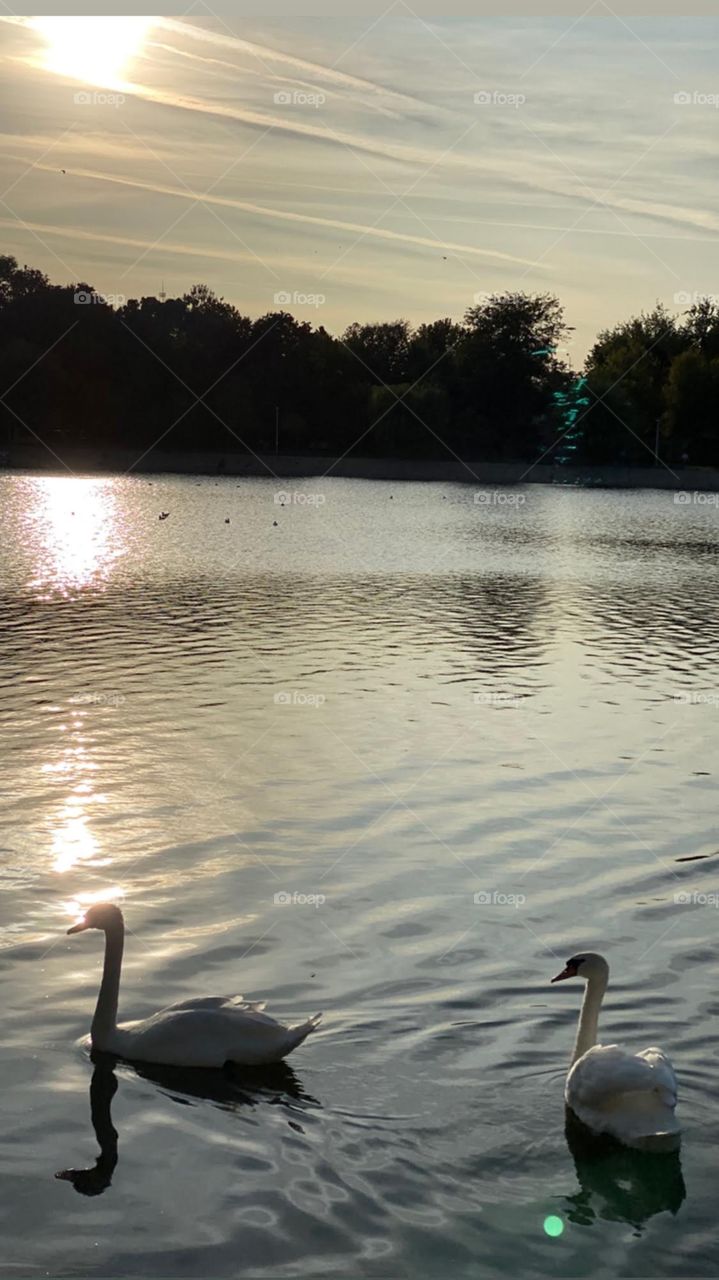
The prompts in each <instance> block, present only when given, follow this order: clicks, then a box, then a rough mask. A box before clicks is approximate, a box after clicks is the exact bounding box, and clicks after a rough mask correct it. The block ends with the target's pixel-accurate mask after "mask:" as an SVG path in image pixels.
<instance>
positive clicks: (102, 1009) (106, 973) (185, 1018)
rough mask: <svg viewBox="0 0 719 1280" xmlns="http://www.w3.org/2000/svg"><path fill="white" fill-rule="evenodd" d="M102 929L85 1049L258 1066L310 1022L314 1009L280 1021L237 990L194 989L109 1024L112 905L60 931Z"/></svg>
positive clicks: (115, 917) (114, 995)
mask: <svg viewBox="0 0 719 1280" xmlns="http://www.w3.org/2000/svg"><path fill="white" fill-rule="evenodd" d="M83 929H102V930H103V931H104V934H105V964H104V968H103V973H102V983H101V985H100V994H99V995H98V998H97V1006H96V1008H95V1016H94V1018H93V1020H92V1027H91V1031H90V1039H91V1042H92V1047H93V1049H99V1050H100V1051H101V1052H104V1053H113V1054H116V1055H117V1056H118V1057H120V1058H126V1059H128V1060H129V1061H131V1062H132V1061H136V1062H154V1063H157V1064H158V1065H165V1066H169V1067H223V1066H224V1065H225V1063H226V1062H234V1063H237V1064H238V1065H240V1066H246V1067H255V1066H264V1065H266V1064H267V1063H270V1062H279V1061H280V1060H281V1059H282V1058H284V1057H286V1056H287V1054H288V1053H291V1052H292V1050H293V1049H296V1048H297V1046H298V1044H302V1041H303V1040H305V1039H306V1038H307V1036H308V1035H309V1034H310V1032H311V1031H314V1029H315V1027H316V1026H317V1024H318V1022H319V1020H320V1018H321V1016H322V1015H321V1014H319V1013H316V1014H315V1015H314V1017H312V1018H308V1020H307V1022H303V1023H302V1024H301V1025H300V1026H297V1027H283V1026H282V1025H281V1023H279V1022H275V1020H274V1018H270V1017H268V1015H267V1014H266V1013H263V1012H262V1010H263V1009H264V1004H248V1003H246V1002H245V1001H243V999H242V996H198V997H195V998H193V999H191V1000H181V1001H180V1002H179V1004H172V1005H169V1006H168V1008H167V1009H161V1010H160V1012H159V1013H155V1014H153V1016H152V1017H151V1018H143V1019H142V1021H140V1022H126V1023H123V1025H122V1026H120V1027H118V1025H117V1000H118V994H119V990H120V970H121V968H122V949H123V944H124V938H125V922H124V920H123V918H122V912H121V911H120V909H119V907H115V906H113V905H112V904H110V903H98V904H97V905H96V906H92V907H90V909H89V910H88V911H87V913H86V915H85V918H84V920H81V921H80V923H79V924H75V925H73V926H72V928H71V929H68V931H67V932H68V933H81V932H82V930H83Z"/></svg>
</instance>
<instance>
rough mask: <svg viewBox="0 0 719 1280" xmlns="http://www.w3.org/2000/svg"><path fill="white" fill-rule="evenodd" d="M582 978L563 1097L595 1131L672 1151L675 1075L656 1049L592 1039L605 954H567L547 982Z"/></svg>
mask: <svg viewBox="0 0 719 1280" xmlns="http://www.w3.org/2000/svg"><path fill="white" fill-rule="evenodd" d="M565 978H583V979H584V980H585V981H586V984H587V987H586V990H585V992H584V999H583V1001H582V1010H581V1013H580V1015H579V1026H578V1029H577V1038H576V1040H575V1043H574V1053H573V1055H572V1062H571V1066H570V1070H569V1075H568V1076H567V1083H566V1086H565V1090H564V1098H565V1101H566V1103H567V1105H568V1106H569V1107H570V1108H571V1109H572V1111H573V1112H574V1114H575V1115H576V1116H577V1117H578V1118H579V1119H580V1120H581V1121H582V1123H583V1124H585V1125H587V1127H588V1128H589V1129H591V1130H592V1131H593V1132H594V1133H600V1134H610V1135H611V1136H612V1137H613V1138H616V1139H617V1140H618V1141H619V1142H623V1143H624V1144H625V1146H629V1147H637V1148H639V1149H640V1150H644V1151H667V1150H675V1149H676V1147H677V1146H678V1145H679V1141H680V1134H681V1127H680V1125H679V1122H678V1120H677V1118H676V1116H675V1114H674V1108H675V1107H676V1104H677V1079H676V1076H675V1074H674V1068H673V1067H672V1064H671V1062H670V1061H669V1059H668V1057H667V1056H666V1054H665V1053H664V1052H663V1051H662V1050H661V1049H656V1048H651V1049H644V1050H643V1051H642V1052H641V1053H636V1054H630V1053H627V1052H626V1051H625V1050H624V1049H620V1047H619V1045H617V1044H608V1045H599V1044H597V1042H596V1041H597V1026H598V1021H599V1010H600V1007H601V1004H602V1000H603V998H604V992H605V991H606V989H607V983H608V981H609V965H608V964H607V962H606V960H605V959H604V956H600V955H597V954H596V952H593V951H587V952H584V953H583V954H582V955H576V956H572V958H571V960H568V961H567V963H566V966H565V968H564V969H563V970H562V972H561V973H558V974H557V976H556V978H552V982H563V981H564V979H565Z"/></svg>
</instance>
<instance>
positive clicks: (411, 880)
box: [0, 475, 719, 1280]
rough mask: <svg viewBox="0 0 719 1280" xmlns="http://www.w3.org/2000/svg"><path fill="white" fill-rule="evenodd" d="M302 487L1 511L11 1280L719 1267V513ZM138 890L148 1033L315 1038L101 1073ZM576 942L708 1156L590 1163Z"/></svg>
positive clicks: (161, 482) (4, 494)
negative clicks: (228, 1021) (88, 1049)
mask: <svg viewBox="0 0 719 1280" xmlns="http://www.w3.org/2000/svg"><path fill="white" fill-rule="evenodd" d="M283 487H284V490H285V497H284V505H280V503H279V502H277V501H275V495H276V493H277V490H278V489H279V488H280V486H279V485H278V484H277V483H276V482H273V481H267V482H265V481H261V480H244V481H240V482H238V481H237V480H234V479H229V478H227V479H221V480H218V481H216V480H213V479H196V478H192V477H190V478H188V477H182V478H181V477H151V478H146V477H134V478H133V477H107V478H94V479H92V478H90V479H86V478H77V479H75V478H72V477H62V476H43V477H41V476H30V475H27V476H26V475H5V476H3V477H2V478H1V479H0V501H1V502H2V511H3V526H2V527H3V538H2V547H1V548H0V558H1V562H2V582H3V608H2V613H3V621H4V624H5V625H4V628H3V634H4V638H3V641H2V656H3V677H4V678H3V681H2V685H1V687H0V708H1V711H2V720H3V726H4V734H5V745H4V751H3V766H4V768H3V773H4V783H5V786H4V791H5V802H4V822H3V834H2V846H3V852H2V886H3V894H2V897H1V898H0V945H1V946H2V950H0V966H1V970H2V997H3V1011H2V1055H1V1061H2V1075H3V1086H2V1090H1V1091H0V1134H1V1135H2V1142H1V1146H0V1161H1V1165H0V1174H1V1176H2V1194H1V1195H0V1230H1V1232H2V1242H3V1243H2V1258H1V1262H2V1265H1V1266H0V1276H3V1275H15V1274H17V1275H18V1276H31V1275H49V1276H63V1277H73V1276H83V1277H101V1276H113V1277H120V1276H122V1277H125V1276H127V1277H129V1276H133V1277H134V1276H143V1277H165V1276H183V1277H184V1276H187V1277H198V1278H199V1277H203V1278H209V1277H213V1276H218V1277H220V1276H221V1277H230V1276H232V1277H234V1276H241V1277H245V1276H252V1277H263V1278H266V1280H270V1277H272V1278H274V1277H313V1276H325V1275H327V1276H332V1277H336V1276H340V1275H341V1276H373V1277H385V1276H387V1277H395V1276H405V1275H406V1276H411V1277H435V1276H436V1277H442V1278H444V1277H446V1276H449V1275H451V1276H452V1277H453V1278H456V1277H465V1276H466V1277H472V1278H473V1280H475V1278H476V1277H485V1276H487V1277H490V1276H495V1275H497V1274H506V1275H509V1276H512V1275H515V1276H518V1275H522V1276H524V1277H527V1276H556V1275H559V1276H592V1277H603V1276H627V1277H629V1276H646V1277H649V1276H677V1277H679V1276H689V1275H691V1276H707V1277H709V1276H716V1275H717V1274H719V1240H718V1239H717V1229H716V1122H717V1107H718V1105H719V1100H718V1098H717V1086H716V1077H717V1071H718V1066H717V1057H716V1049H717V1035H718V1033H719V996H717V969H718V965H717V956H716V950H717V944H716V938H717V923H718V922H719V914H718V911H717V906H716V903H717V901H719V874H718V873H717V864H716V861H715V856H714V855H715V854H716V851H717V847H718V846H719V840H718V838H717V807H716V793H715V785H716V756H715V748H716V743H717V737H718V734H717V726H718V724H719V679H718V678H717V667H716V655H717V648H718V645H719V591H718V588H719V572H718V570H717V564H718V561H717V552H718V550H719V513H718V512H717V508H716V506H714V505H711V504H710V503H709V502H707V501H703V502H701V503H686V504H678V503H676V502H675V501H674V495H673V494H671V493H664V492H659V491H644V492H609V491H585V490H579V489H556V488H553V489H552V488H544V487H539V486H536V487H531V486H530V487H527V488H525V489H521V490H500V491H497V492H496V493H494V494H492V493H489V494H487V493H484V494H482V499H483V500H481V501H475V490H474V489H473V488H472V487H471V486H460V485H455V486H452V485H434V484H422V485H420V484H417V485H414V484H405V485H397V484H382V483H374V482H362V481H344V480H339V479H337V480H332V479H327V480H306V481H303V482H299V483H296V482H291V483H287V482H285V483H284V485H283ZM161 511H169V513H170V514H169V517H168V518H167V519H166V520H164V521H160V520H159V519H158V515H159V513H160V512H161ZM227 519H229V521H230V523H229V524H227V523H225V521H226V520H227ZM275 522H276V523H275ZM700 855H701V856H700ZM685 859H692V860H691V861H686V860H685ZM679 895H683V899H684V900H682V899H681V898H679V900H677V899H678V896H679ZM108 898H109V899H115V900H117V901H121V903H122V906H123V909H124V911H125V915H126V920H127V925H128V929H129V930H130V931H131V932H129V934H128V937H127V944H126V952H125V966H124V972H123V986H122V991H121V1014H124V1015H125V1016H126V1017H134V1016H141V1015H143V1014H145V1013H149V1012H152V1011H153V1010H154V1009H156V1008H159V1007H161V1006H162V1005H164V1004H167V1003H170V1002H171V1001H173V1000H176V999H180V998H182V997H183V996H191V995H203V994H212V993H218V994H222V993H228V992H243V993H244V994H245V996H246V997H247V998H253V999H261V998H264V999H267V1001H268V1003H269V1008H270V1011H271V1012H272V1013H274V1014H276V1015H277V1016H278V1017H280V1018H281V1019H283V1020H287V1021H290V1022H292V1021H300V1020H302V1019H304V1018H305V1017H306V1016H307V1015H309V1014H311V1013H314V1012H315V1011H317V1010H323V1011H324V1021H323V1024H322V1027H321V1029H320V1030H319V1031H318V1032H317V1033H316V1034H315V1035H314V1036H313V1037H311V1038H310V1040H308V1041H307V1042H306V1043H305V1044H304V1045H303V1046H302V1047H301V1048H300V1049H299V1050H297V1051H296V1053H295V1054H293V1055H292V1057H291V1058H290V1059H289V1060H288V1067H287V1069H286V1070H284V1071H282V1070H280V1071H279V1072H276V1071H273V1072H269V1073H261V1074H260V1076H259V1078H256V1077H251V1078H250V1077H249V1076H248V1074H247V1073H245V1074H243V1073H239V1075H238V1077H237V1078H228V1079H224V1078H223V1077H221V1076H218V1077H216V1076H215V1075H214V1074H212V1073H210V1075H209V1076H208V1075H207V1073H199V1077H198V1076H194V1077H191V1078H186V1077H185V1076H182V1075H180V1076H179V1077H178V1076H175V1077H172V1078H168V1076H167V1074H166V1073H165V1074H164V1075H163V1073H154V1075H153V1073H151V1072H150V1073H145V1074H143V1075H142V1076H141V1075H138V1074H137V1072H136V1071H135V1070H134V1069H133V1068H132V1067H131V1066H129V1065H122V1064H120V1065H118V1066H117V1068H116V1070H115V1071H114V1072H113V1071H112V1068H111V1067H108V1066H107V1064H100V1065H98V1067H97V1069H96V1071H95V1073H94V1074H93V1066H92V1063H91V1062H90V1061H89V1059H88V1057H87V1055H86V1054H85V1053H84V1051H83V1050H82V1048H81V1047H79V1046H78V1043H77V1041H78V1038H79V1037H80V1036H81V1035H82V1034H83V1033H85V1032H86V1031H87V1030H88V1028H89V1022H90V1018H91V1015H92V1010H93V1007H94V1001H95V997H96V992H97V986H98V982H99V976H100V964H101V948H102V939H101V936H100V935H99V934H96V933H86V934H82V935H80V936H79V937H72V938H68V937H66V936H65V930H66V928H67V927H68V925H69V924H70V923H71V922H72V921H73V920H74V919H75V918H76V916H77V912H78V904H87V903H88V902H90V901H94V900H104V899H108ZM476 899H477V900H476ZM582 949H592V950H600V951H602V952H604V953H605V954H606V955H607V957H608V959H609V961H610V965H611V968H612V977H611V979H610V987H609V991H608V994H607V997H606V1000H605V1006H604V1010H603V1013H602V1018H601V1021H600V1031H601V1033H602V1036H603V1038H604V1040H605V1042H611V1041H614V1040H617V1041H619V1042H620V1043H623V1044H625V1045H626V1047H627V1048H631V1049H641V1048H644V1047H646V1046H647V1045H650V1044H654V1043H659V1044H661V1045H662V1046H663V1047H664V1048H665V1050H666V1051H667V1052H668V1053H669V1054H670V1056H671V1057H672V1059H673V1061H674V1064H675V1067H676V1069H677V1073H678V1075H679V1078H680V1089H681V1092H680V1110H681V1116H682V1119H683V1121H684V1125H685V1134H684V1138H683V1145H682V1150H681V1153H680V1155H679V1156H674V1157H647V1156H644V1157H642V1156H640V1155H638V1154H632V1153H629V1152H624V1153H622V1152H621V1151H615V1152H606V1151H605V1152H600V1153H597V1152H594V1151H591V1150H587V1149H586V1147H584V1146H582V1145H581V1144H579V1143H578V1142H577V1139H576V1138H575V1137H573V1136H572V1135H571V1134H570V1135H569V1136H567V1135H565V1116H564V1105H563V1080H564V1075H565V1072H566V1067H567V1061H568V1057H569V1055H570V1052H571V1047H572V1041H573V1036H574V1030H575V1023H576V1019H577V1016H578V1012H579V1004H580V999H581V995H582V989H583V988H582V987H581V984H580V983H571V982H568V983H564V984H562V985H560V986H554V987H552V986H550V985H549V980H550V978H551V977H552V976H553V975H554V974H555V973H556V972H557V971H558V969H559V968H561V967H562V966H563V964H564V961H565V960H566V958H567V957H568V956H570V955H572V954H573V953H574V952H575V951H578V950H582ZM91 1082H92V1097H91V1092H90V1089H91ZM115 1090H116V1091H115ZM91 1103H92V1108H93V1119H94V1122H95V1126H96V1129H97V1132H98V1135H99V1139H100V1141H101V1143H102V1146H103V1149H104V1155H103V1157H102V1159H101V1161H100V1165H99V1167H98V1168H97V1169H95V1160H96V1157H97V1155H98V1138H97V1137H96V1133H95V1130H94V1129H93V1126H92V1123H91ZM110 1108H111V1111H110ZM110 1116H111V1120H110ZM113 1126H114V1130H115V1131H116V1133H117V1143H116V1150H115V1143H114V1140H113V1136H112V1135H113ZM83 1168H85V1169H90V1170H93V1169H95V1171H94V1172H91V1173H89V1174H85V1175H78V1174H74V1175H73V1176H74V1182H75V1183H76V1184H77V1188H78V1189H79V1191H80V1192H84V1193H85V1194H78V1190H76V1187H75V1185H73V1180H72V1179H70V1180H68V1179H67V1178H66V1179H57V1178H55V1176H54V1175H55V1173H56V1172H58V1171H63V1170H73V1169H74V1170H78V1169H83ZM89 1191H90V1192H94V1193H95V1194H92V1195H90V1194H87V1192H89ZM548 1218H558V1219H559V1220H560V1225H561V1226H562V1227H563V1230H562V1232H561V1234H560V1235H558V1236H550V1235H549V1234H548V1233H547V1230H545V1221H546V1220H547V1219H548ZM549 1225H550V1228H551V1223H550V1224H549Z"/></svg>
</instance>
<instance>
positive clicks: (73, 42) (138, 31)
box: [31, 17, 153, 89]
mask: <svg viewBox="0 0 719 1280" xmlns="http://www.w3.org/2000/svg"><path fill="white" fill-rule="evenodd" d="M152 23H153V19H152V18H115V17H108V18H33V19H32V22H31V26H32V27H33V29H34V30H35V31H37V32H38V33H39V34H40V35H41V36H42V37H43V40H44V41H45V45H46V47H45V50H44V52H43V54H42V55H41V58H40V64H41V65H42V66H43V67H44V68H45V70H47V71H54V72H56V73H57V74H58V75H63V76H69V77H70V78H72V79H74V80H80V81H82V82H83V83H84V84H94V85H102V86H103V87H105V88H108V89H121V88H123V87H125V86H126V84H127V78H128V72H129V69H130V66H131V63H132V60H133V58H135V57H136V56H137V54H138V53H139V52H140V50H141V49H142V44H143V41H144V39H145V37H146V35H147V33H148V31H149V30H150V28H151V26H152Z"/></svg>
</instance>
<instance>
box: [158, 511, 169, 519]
mask: <svg viewBox="0 0 719 1280" xmlns="http://www.w3.org/2000/svg"><path fill="white" fill-rule="evenodd" d="M169 514H170V513H169V511H161V512H160V515H159V519H160V520H166V519H167V517H168V516H169Z"/></svg>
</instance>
